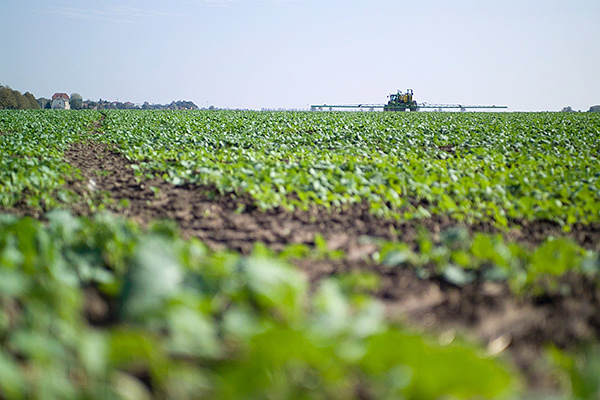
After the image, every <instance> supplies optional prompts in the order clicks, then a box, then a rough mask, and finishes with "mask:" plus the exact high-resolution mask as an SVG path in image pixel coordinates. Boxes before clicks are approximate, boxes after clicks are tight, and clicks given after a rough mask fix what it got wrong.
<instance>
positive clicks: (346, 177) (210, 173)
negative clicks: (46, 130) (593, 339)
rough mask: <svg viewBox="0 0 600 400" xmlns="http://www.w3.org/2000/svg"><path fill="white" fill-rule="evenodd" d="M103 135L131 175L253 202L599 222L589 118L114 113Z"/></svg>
mask: <svg viewBox="0 0 600 400" xmlns="http://www.w3.org/2000/svg"><path fill="white" fill-rule="evenodd" d="M103 132H104V135H103V136H102V140H105V141H107V142H110V143H114V144H117V145H118V149H119V151H121V152H122V153H123V154H124V155H125V156H126V157H128V158H129V159H130V160H131V161H132V162H135V163H139V168H140V169H141V172H142V173H145V172H151V173H154V174H158V175H162V176H163V177H164V178H165V179H167V180H169V181H171V182H173V183H174V184H176V185H178V184H182V183H185V182H191V183H196V184H201V185H211V186H214V187H216V188H217V190H218V191H220V192H221V193H227V192H246V193H249V194H250V195H251V196H252V197H253V198H254V199H255V200H256V202H257V204H258V205H259V206H260V207H262V208H269V207H273V206H283V207H287V208H294V207H300V208H307V207H308V206H310V205H311V204H316V205H321V206H325V207H332V206H333V207H344V206H345V205H347V204H350V203H354V202H361V201H368V202H369V203H370V205H371V209H372V211H373V212H375V213H377V214H379V215H385V216H392V217H396V218H419V217H424V216H428V215H429V214H430V213H436V214H449V215H451V216H453V217H454V218H456V219H458V220H466V221H468V222H474V221H479V220H484V221H485V220H490V221H493V222H495V223H497V224H498V225H502V226H506V225H507V224H508V223H509V221H511V220H519V219H545V220H553V221H556V222H559V223H561V224H566V225H570V224H572V223H575V222H584V223H586V222H592V221H600V183H599V179H600V163H599V162H598V151H599V149H600V118H598V117H597V116H595V115H591V114H585V115H579V114H576V115H571V114H558V113H532V114H483V113H476V114H439V113H420V114H410V115H405V114H392V115H388V114H379V113H258V112H201V111H199V112H190V113H188V112H180V113H160V112H148V113H142V112H118V113H108V114H107V118H106V120H105V121H104V125H103Z"/></svg>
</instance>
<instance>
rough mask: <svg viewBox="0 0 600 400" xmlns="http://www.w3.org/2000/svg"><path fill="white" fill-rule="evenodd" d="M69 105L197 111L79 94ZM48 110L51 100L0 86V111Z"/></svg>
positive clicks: (181, 103) (183, 104)
mask: <svg viewBox="0 0 600 400" xmlns="http://www.w3.org/2000/svg"><path fill="white" fill-rule="evenodd" d="M69 104H70V106H71V109H73V110H197V109H198V106H197V105H196V104H194V102H192V101H186V100H178V101H172V102H171V103H169V104H150V103H148V102H147V101H145V102H144V104H142V105H138V104H134V103H132V102H129V101H126V102H120V101H108V100H102V99H99V100H98V101H92V100H89V99H88V100H83V97H82V96H81V95H80V94H79V93H72V94H71V96H70V97H69ZM39 108H43V109H50V108H52V99H47V98H45V97H40V98H37V99H36V98H35V96H34V95H33V94H31V93H29V92H25V93H23V94H22V93H21V92H19V91H18V90H14V89H11V88H10V87H9V86H4V85H0V110H27V109H39Z"/></svg>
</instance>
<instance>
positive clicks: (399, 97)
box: [383, 89, 419, 111]
mask: <svg viewBox="0 0 600 400" xmlns="http://www.w3.org/2000/svg"><path fill="white" fill-rule="evenodd" d="M389 98H390V101H388V103H387V104H386V105H385V106H383V111H406V110H409V111H419V106H418V104H417V102H416V100H413V91H412V89H407V90H406V93H402V92H401V91H400V90H398V93H392V94H390V95H389Z"/></svg>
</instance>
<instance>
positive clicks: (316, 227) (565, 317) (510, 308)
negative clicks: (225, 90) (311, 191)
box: [13, 126, 600, 388]
mask: <svg viewBox="0 0 600 400" xmlns="http://www.w3.org/2000/svg"><path fill="white" fill-rule="evenodd" d="M97 128H98V126H96V128H95V130H97ZM65 158H66V161H67V162H69V163H70V164H71V165H73V166H75V167H76V168H79V169H80V170H81V172H82V175H83V177H84V180H83V181H80V180H76V179H72V180H70V181H69V182H68V188H70V189H71V190H74V191H75V192H77V193H79V194H81V195H82V196H84V197H87V198H89V197H90V196H92V197H94V196H96V197H97V198H101V197H99V196H100V195H101V194H102V193H106V194H108V196H109V198H110V199H112V200H113V201H111V202H110V203H107V205H106V206H107V208H108V209H109V210H112V211H114V212H116V213H118V214H121V215H124V216H126V217H129V218H131V219H133V220H135V221H137V222H139V223H141V224H144V225H145V224H148V223H149V222H150V221H152V220H155V219H159V218H168V219H172V220H174V221H176V222H177V224H178V225H179V227H180V229H181V231H182V233H183V235H184V236H185V237H192V236H193V237H197V238H199V239H201V240H202V241H204V242H205V243H206V244H207V245H209V246H210V247H212V248H215V249H219V248H230V249H234V250H238V251H240V252H242V253H243V254H248V253H249V252H251V250H252V247H253V245H254V243H255V242H257V241H260V242H263V243H265V244H267V245H268V246H269V247H270V248H272V249H274V250H280V249H282V248H283V247H284V246H286V245H288V244H292V243H305V244H313V243H314V238H315V234H317V233H320V234H321V235H323V237H324V238H325V239H326V240H327V242H328V246H329V247H330V248H331V249H341V250H344V251H345V252H346V254H347V256H346V257H345V258H344V259H343V260H334V261H332V260H302V261H298V262H297V264H298V266H299V267H300V268H301V269H302V270H303V271H304V272H305V273H306V274H307V276H308V278H309V279H310V281H311V282H312V283H313V284H316V283H317V282H318V281H319V280H321V279H322V278H324V277H327V276H331V275H335V274H339V273H344V272H352V271H370V272H374V273H376V274H377V275H378V276H379V277H380V279H381V286H380V289H379V290H378V291H377V292H376V293H373V294H374V295H375V296H376V297H378V298H379V299H381V300H382V301H383V302H384V304H385V305H386V309H387V311H388V314H389V315H390V317H391V318H394V319H395V318H400V319H403V320H404V321H406V322H407V323H409V324H411V325H413V326H415V327H419V328H421V329H428V330H433V331H437V332H439V333H441V338H443V340H451V339H452V338H453V337H454V335H455V334H456V333H458V334H459V335H466V336H470V337H473V338H474V339H475V340H476V341H479V342H481V343H483V344H484V345H485V346H487V349H488V351H489V352H490V353H492V354H500V353H502V354H508V355H509V358H511V359H512V360H513V362H514V363H515V364H516V365H517V366H518V367H519V369H520V370H521V371H522V372H524V374H525V375H526V377H527V379H528V383H529V385H530V386H531V387H532V388H547V387H549V386H553V385H554V384H555V382H553V381H552V379H551V378H550V375H548V373H547V371H544V370H539V369H538V363H539V360H540V355H541V354H542V353H543V348H544V346H545V345H546V344H549V343H551V344H554V345H557V346H559V347H561V348H573V347H574V346H576V345H577V344H580V343H582V342H584V341H586V340H594V341H598V339H600V290H599V289H598V288H597V287H596V286H595V284H594V283H592V282H590V281H588V280H586V279H585V278H582V277H579V276H572V275H567V276H565V277H564V278H563V282H562V283H563V284H565V285H567V286H568V287H570V288H571V291H570V292H569V293H568V294H559V293H553V292H548V293H546V294H545V295H544V297H535V296H521V297H517V296H515V295H514V294H512V293H511V292H510V290H509V288H508V287H507V285H506V284H504V283H492V282H483V281H479V280H478V281H476V282H474V283H472V284H469V285H466V286H464V287H462V288H458V287H455V286H452V285H450V284H447V283H445V282H443V281H441V280H438V279H435V278H430V279H420V278H418V277H417V276H416V274H415V272H414V271H413V270H411V269H406V268H400V267H397V268H388V267H385V266H381V265H376V264H374V263H373V262H372V261H370V260H371V258H370V255H371V254H373V252H374V251H376V246H374V245H373V244H372V243H369V242H368V241H367V242H365V241H364V240H361V237H363V236H375V237H381V238H385V239H390V240H401V241H404V242H406V243H409V244H412V245H415V243H416V240H417V237H418V232H419V229H421V228H424V229H426V230H427V231H429V232H431V233H432V234H433V235H434V236H435V235H437V234H439V233H440V232H442V231H443V230H445V229H447V228H449V227H452V226H455V225H457V223H456V222H455V221H453V220H451V219H450V218H448V217H444V216H434V217H432V218H429V219H424V220H421V221H404V222H402V221H394V220H386V219H381V218H377V217H375V216H373V215H372V214H371V213H370V212H369V206H368V204H366V203H361V204H356V205H353V206H351V207H349V208H348V209H345V210H343V211H339V210H337V211H336V210H333V211H328V210H324V209H318V208H313V209H310V210H308V211H301V210H295V211H293V212H288V211H286V210H284V209H282V208H276V209H272V210H268V211H261V210H259V209H257V208H256V207H255V206H254V205H253V202H252V199H251V198H250V197H249V196H247V195H244V194H242V195H233V194H230V195H226V196H220V195H216V194H215V193H216V191H215V190H214V188H207V187H197V186H194V185H184V186H179V187H176V186H174V185H172V184H169V183H166V182H164V181H163V180H162V179H159V178H153V179H143V180H142V178H136V176H135V175H134V172H133V170H132V169H131V167H130V164H131V163H130V162H129V161H128V160H126V159H125V158H124V157H123V156H121V155H119V154H118V153H116V152H114V151H112V150H111V149H110V148H109V146H107V145H105V144H99V143H95V142H87V143H77V144H74V145H73V146H72V147H71V148H70V149H69V150H68V151H67V152H66V153H65ZM121 200H126V201H127V203H128V204H127V205H123V204H121V205H119V204H120V202H121ZM240 209H244V211H243V212H239V211H238V210H240ZM73 210H74V212H75V213H77V214H80V215H89V214H90V213H91V212H90V210H89V208H88V206H87V205H86V203H84V202H82V203H81V204H78V205H75V206H74V207H73ZM13 211H16V212H17V213H19V214H29V212H30V211H31V210H27V209H19V208H18V207H17V209H16V210H13ZM467 228H468V229H469V230H470V231H484V232H495V231H496V230H495V229H494V228H493V226H491V225H489V224H479V225H476V226H470V227H467ZM505 235H506V236H507V237H508V238H510V239H512V240H517V241H519V242H521V243H526V244H530V245H535V244H538V243H540V242H542V241H543V240H545V239H546V238H547V237H548V236H551V235H552V236H561V235H565V233H564V232H563V231H562V229H561V227H560V226H558V225H557V224H554V223H552V222H548V221H537V222H524V221H520V223H519V221H515V226H514V228H512V229H511V230H510V231H509V232H507V233H505ZM568 235H569V236H570V237H572V238H573V239H575V240H576V241H577V242H579V243H580V244H581V245H583V246H585V247H586V248H589V249H595V250H599V249H600V225H599V224H592V225H575V226H574V227H573V230H572V232H570V233H569V234H568ZM313 286H314V285H313ZM86 297H87V298H88V299H87V300H88V301H86V304H87V308H86V309H87V313H88V314H89V315H88V317H89V319H90V321H91V322H92V323H94V324H98V325H101V324H103V323H106V321H107V319H108V320H110V318H111V316H110V312H109V309H110V307H109V308H108V309H107V308H106V304H105V303H104V300H103V299H101V298H100V297H99V295H98V293H97V292H96V291H94V289H93V288H90V289H87V291H86ZM107 313H108V314H107ZM107 315H108V316H107ZM505 349H506V350H507V351H504V350H505Z"/></svg>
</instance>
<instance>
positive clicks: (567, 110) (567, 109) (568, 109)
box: [561, 106, 573, 112]
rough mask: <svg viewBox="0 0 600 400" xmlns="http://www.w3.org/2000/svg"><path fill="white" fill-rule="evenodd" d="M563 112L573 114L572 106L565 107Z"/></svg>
mask: <svg viewBox="0 0 600 400" xmlns="http://www.w3.org/2000/svg"><path fill="white" fill-rule="evenodd" d="M561 111H562V112H573V109H572V108H571V106H566V107H563V109H562V110H561Z"/></svg>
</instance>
